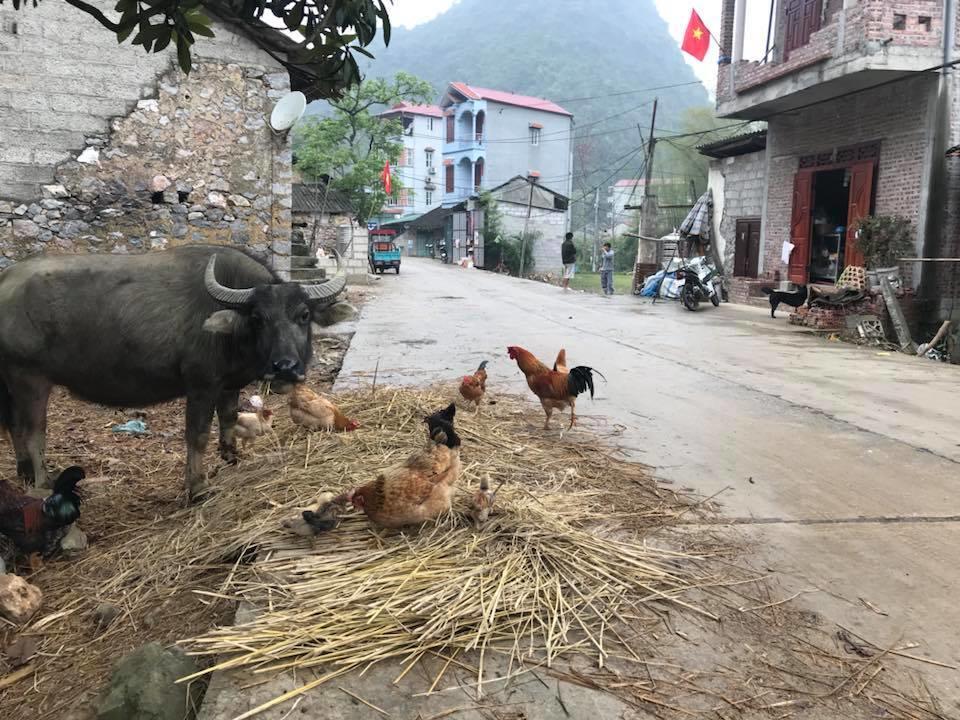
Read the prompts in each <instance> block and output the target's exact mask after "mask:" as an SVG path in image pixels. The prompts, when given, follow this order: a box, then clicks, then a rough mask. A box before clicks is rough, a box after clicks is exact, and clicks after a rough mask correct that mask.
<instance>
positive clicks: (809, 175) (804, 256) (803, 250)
mask: <svg viewBox="0 0 960 720" xmlns="http://www.w3.org/2000/svg"><path fill="white" fill-rule="evenodd" d="M812 200H813V171H812V170H799V171H797V175H796V177H795V178H794V180H793V213H792V216H791V219H790V242H791V243H793V252H792V253H790V263H789V266H788V268H787V277H789V279H790V280H791V281H792V282H795V283H798V284H800V285H805V284H806V283H807V266H808V265H810V231H811V229H812V228H811V220H812V207H811V202H812Z"/></svg>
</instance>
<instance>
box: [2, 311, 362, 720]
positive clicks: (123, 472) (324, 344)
mask: <svg viewBox="0 0 960 720" xmlns="http://www.w3.org/2000/svg"><path fill="white" fill-rule="evenodd" d="M351 300H352V301H353V302H354V304H358V303H359V302H362V300H363V297H362V296H359V295H355V296H354V297H353V298H351ZM348 346H349V336H322V335H321V336H319V337H315V339H314V364H313V367H312V368H311V370H310V372H309V375H308V383H309V384H310V385H311V386H312V387H315V388H318V389H320V390H329V389H330V388H331V386H332V384H333V381H334V380H335V379H336V376H337V373H338V371H339V369H340V365H341V363H342V361H343V356H344V354H345V353H346V350H347V347H348ZM256 390H257V389H256V388H255V387H250V388H247V392H245V393H244V396H246V397H248V396H249V395H251V394H253V393H254V392H256ZM267 404H268V406H279V405H282V404H283V401H282V399H280V398H278V397H273V398H268V401H267ZM135 416H136V417H143V419H144V421H145V422H146V424H147V426H148V428H149V435H148V436H145V437H132V436H129V435H122V434H117V433H114V432H112V430H111V428H112V427H113V426H114V425H116V424H119V423H123V422H126V421H127V420H129V419H132V418H133V417H135ZM48 425H49V427H48V431H47V448H48V449H47V462H48V465H49V467H50V468H51V469H60V468H64V467H67V466H69V465H80V466H82V467H84V468H85V470H86V472H87V479H86V480H85V481H84V483H83V484H82V487H83V488H84V490H85V492H86V502H85V504H84V506H83V508H82V515H81V519H80V521H79V523H78V525H79V526H80V527H81V528H82V529H83V531H84V532H85V533H86V535H87V539H88V542H89V548H88V549H87V550H86V551H84V552H82V553H81V554H80V555H79V556H78V557H75V558H71V557H65V556H63V555H59V556H57V557H55V558H53V559H51V560H50V561H48V562H47V563H46V565H45V566H44V567H43V568H42V569H41V570H40V571H39V572H37V573H36V574H35V575H33V576H29V577H28V579H29V581H30V582H31V583H33V584H35V585H37V586H38V587H39V588H40V589H41V590H42V591H43V592H44V604H43V607H42V609H41V610H40V613H39V615H38V617H36V618H34V620H33V621H32V622H31V623H30V624H28V625H27V626H26V629H25V632H23V633H21V634H22V635H24V636H26V637H28V638H31V639H32V640H33V641H35V642H36V644H37V653H36V656H35V657H34V658H33V659H32V660H30V661H29V667H30V668H32V669H33V670H35V671H36V672H35V673H33V672H31V673H28V674H26V679H24V680H23V681H21V682H18V683H14V684H11V685H10V686H8V687H5V686H3V685H2V681H3V678H5V677H8V676H10V675H11V674H12V673H14V672H16V671H18V670H23V669H24V666H21V665H20V662H21V660H19V659H18V658H16V657H11V654H10V653H8V652H6V651H5V649H6V648H9V646H10V645H11V644H12V643H13V642H14V640H15V639H16V638H17V637H18V635H17V628H15V627H13V626H12V625H11V624H10V623H6V622H3V623H2V624H0V717H3V718H4V719H5V720H21V719H23V720H27V719H30V720H33V719H36V718H51V719H53V718H56V719H57V720H63V719H64V718H70V720H86V718H89V717H93V716H94V714H95V713H94V708H95V702H96V698H97V695H98V693H99V691H100V689H101V688H102V687H103V685H104V683H105V681H106V679H107V677H108V676H109V673H110V670H111V667H112V665H113V664H114V662H116V660H117V659H119V658H120V657H121V656H122V655H123V654H125V653H127V652H129V651H131V650H133V649H135V648H137V647H139V646H141V645H143V644H144V643H146V642H150V641H158V642H160V643H162V644H170V643H173V642H175V641H176V640H178V639H180V638H182V637H184V636H186V635H190V634H195V633H199V632H203V631H205V630H207V629H209V628H211V627H213V626H214V625H217V624H220V623H224V622H229V621H230V620H231V619H232V617H233V613H234V611H235V606H234V603H232V602H225V601H220V600H217V599H216V598H210V597H209V596H204V595H201V594H198V591H200V592H215V591H216V590H217V588H218V586H219V584H220V583H221V582H222V578H223V572H222V570H219V569H218V570H216V571H214V570H211V572H210V574H209V578H208V582H200V583H198V584H197V585H195V586H188V587H181V588H178V589H177V591H175V592H172V593H170V594H168V595H167V596H166V597H164V598H162V599H161V601H160V602H157V603H155V604H151V605H149V606H146V607H145V606H143V605H142V604H139V603H133V602H128V598H127V589H129V590H132V589H133V588H134V587H136V586H138V585H139V584H141V583H142V581H143V578H134V577H129V578H118V577H117V576H116V574H115V573H114V570H115V568H113V567H111V566H110V564H109V563H98V558H99V557H101V556H104V557H105V556H107V555H108V554H109V553H110V552H111V550H113V549H115V548H116V547H117V546H118V545H120V544H121V543H124V542H127V541H129V540H130V538H131V536H135V535H137V534H141V533H143V534H147V533H151V532H163V531H164V530H169V529H170V528H171V527H173V526H175V525H176V524H177V523H182V522H184V520H183V518H182V517H181V516H179V515H178V513H181V512H182V511H183V509H184V504H185V492H184V485H183V472H184V458H185V449H184V443H183V427H184V402H183V401H177V402H172V403H167V404H164V405H158V406H155V407H150V408H146V409H143V410H133V409H131V410H116V409H111V408H104V407H100V406H95V405H91V404H88V403H84V402H81V401H79V400H76V399H74V398H72V397H70V395H69V394H68V393H67V392H66V391H64V390H63V389H61V388H58V389H57V390H56V391H55V392H54V394H53V396H52V397H51V402H50V411H49V415H48ZM215 428H216V421H214V432H213V437H212V439H211V442H210V445H209V448H208V452H207V457H206V468H207V471H208V472H210V473H213V474H215V473H216V472H217V471H218V470H219V469H220V468H222V467H223V462H222V461H221V460H220V458H219V457H218V456H217V453H216V447H217V445H216V430H215ZM252 452H253V453H254V454H256V453H257V452H258V449H257V448H256V447H255V448H254V449H253V450H252ZM0 477H2V478H4V479H7V480H10V481H13V482H17V481H16V480H15V478H16V465H15V462H14V458H13V449H12V447H10V445H9V441H8V439H7V438H3V439H2V440H0ZM212 484H213V485H214V486H215V485H216V478H215V477H214V479H213V480H212ZM9 569H10V568H8V570H9ZM18 572H19V573H21V574H27V573H28V572H29V569H28V568H23V567H20V568H18ZM101 604H107V605H110V606H113V607H115V608H117V609H119V611H120V614H119V616H118V617H117V618H116V619H115V620H113V621H112V622H111V623H110V624H109V625H108V626H107V627H100V626H99V625H98V622H97V619H96V618H97V616H96V611H97V608H98V606H100V605H101ZM0 622H2V621H0ZM58 676H60V678H63V679H64V680H63V681H62V682H61V681H60V680H58ZM65 690H67V691H66V692H65ZM68 711H69V713H68Z"/></svg>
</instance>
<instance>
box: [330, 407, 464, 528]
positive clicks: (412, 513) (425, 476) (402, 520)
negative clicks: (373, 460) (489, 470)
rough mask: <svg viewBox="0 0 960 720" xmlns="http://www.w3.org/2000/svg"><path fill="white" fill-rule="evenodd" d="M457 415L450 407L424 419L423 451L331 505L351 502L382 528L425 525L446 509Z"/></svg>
mask: <svg viewBox="0 0 960 720" xmlns="http://www.w3.org/2000/svg"><path fill="white" fill-rule="evenodd" d="M456 412H457V408H456V405H454V404H453V403H451V404H450V405H449V406H448V407H447V408H446V409H444V410H440V411H438V412H435V413H434V414H433V415H430V416H429V417H427V418H425V419H424V422H425V423H426V424H427V427H428V428H429V433H430V440H429V442H428V443H427V447H426V448H425V449H423V450H418V451H417V452H415V453H413V454H412V455H411V456H410V457H408V458H407V459H406V461H405V462H404V463H403V464H402V465H397V466H395V467H393V468H391V469H389V470H386V471H384V472H383V473H381V474H380V475H378V476H377V479H376V480H374V481H373V482H369V483H367V484H366V485H361V486H360V487H358V488H354V489H353V490H350V491H348V492H346V493H344V494H343V495H340V496H339V497H338V498H336V499H335V500H334V502H335V503H338V504H346V503H353V506H354V507H355V508H357V509H358V510H362V511H363V512H364V513H366V515H367V518H369V519H370V521H371V522H373V523H375V524H377V525H380V526H381V527H385V528H399V527H403V526H404V525H416V524H420V523H424V522H426V521H428V520H433V519H434V518H436V517H439V516H440V515H442V514H443V513H445V512H447V511H448V510H450V498H451V495H452V494H453V486H454V484H455V483H456V482H457V479H458V478H459V476H460V437H459V436H458V435H457V433H456V431H455V430H454V427H453V418H454V415H455V414H456Z"/></svg>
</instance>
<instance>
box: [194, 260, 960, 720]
mask: <svg viewBox="0 0 960 720" xmlns="http://www.w3.org/2000/svg"><path fill="white" fill-rule="evenodd" d="M513 344H516V345H522V346H524V347H526V348H528V349H529V350H531V351H533V352H534V353H536V354H537V355H539V356H540V357H541V358H543V359H545V360H551V361H552V358H553V357H554V356H555V354H556V352H557V350H558V349H559V348H560V347H561V346H562V347H565V348H566V349H567V353H568V359H569V361H570V363H571V364H587V365H591V366H594V367H597V368H599V369H600V370H601V371H602V372H603V373H604V374H605V375H606V377H607V378H608V380H609V382H608V383H607V384H605V385H604V384H602V383H601V385H600V388H599V394H598V397H597V399H596V401H595V402H594V403H593V404H591V403H590V402H589V400H583V401H582V402H581V403H580V413H579V415H580V417H581V419H582V421H583V423H584V425H592V426H594V427H595V428H597V429H599V430H600V431H601V432H603V431H604V428H608V429H610V428H616V429H617V430H619V431H621V432H622V434H621V435H620V436H619V437H618V438H617V442H619V443H622V444H624V445H625V446H626V447H628V448H629V449H630V451H631V452H632V453H633V454H634V455H635V456H636V458H637V459H639V460H642V461H644V462H646V463H648V464H650V465H652V466H654V467H655V468H656V470H657V474H658V476H659V477H660V478H662V479H664V480H666V481H670V482H673V483H675V484H676V485H677V486H679V487H690V488H693V489H695V490H696V491H698V492H700V493H702V494H704V495H713V494H715V493H719V495H718V497H719V499H720V500H721V501H722V502H723V504H724V510H725V512H726V514H727V515H728V516H729V517H731V518H737V519H739V520H741V521H742V523H743V524H742V525H741V526H740V528H741V529H742V531H743V532H745V533H746V534H747V535H748V536H749V539H751V540H755V541H756V542H755V543H753V547H755V548H757V549H756V551H755V555H754V556H753V557H752V558H751V562H753V563H754V564H755V565H756V566H757V567H761V568H763V567H766V568H770V569H772V570H775V571H777V572H778V573H779V574H780V581H781V584H782V588H781V590H782V592H783V596H784V597H787V596H788V595H790V594H792V593H793V592H795V591H801V590H803V591H809V590H815V592H809V593H806V594H803V595H802V596H801V597H800V599H799V600H797V602H798V603H802V605H803V606H806V607H808V608H809V609H812V610H816V611H818V612H819V613H821V614H822V615H823V616H824V617H825V618H827V619H828V620H829V621H830V622H840V623H842V624H843V625H845V626H846V627H849V628H851V629H853V630H854V631H856V632H857V633H859V634H861V635H863V636H865V637H867V638H869V639H871V640H873V641H874V642H876V643H878V644H880V645H882V646H885V647H886V646H892V645H894V644H896V643H902V644H906V643H909V642H916V643H919V644H920V646H919V647H918V648H916V649H914V650H912V651H911V652H913V653H916V654H918V655H925V656H928V657H930V658H935V659H936V660H937V661H940V662H945V663H950V664H955V665H960V641H958V635H960V631H958V628H960V603H958V602H956V597H955V596H956V594H957V592H958V590H960V570H958V566H957V563H956V556H957V548H958V546H960V493H958V491H957V478H958V470H960V466H958V462H960V445H958V438H957V437H956V428H957V427H960V422H958V421H960V404H958V402H957V390H958V384H957V378H958V377H960V376H958V374H957V373H958V370H957V368H954V367H950V366H943V365H940V364H936V363H933V362H930V361H926V360H920V359H913V358H907V357H903V356H899V355H893V354H889V353H878V352H877V351H875V350H869V349H865V348H857V347H853V346H850V345H845V344H841V343H831V342H827V341H825V340H823V339H820V338H817V337H814V336H812V335H811V334H809V333H804V332H800V331H797V330H796V329H792V328H790V327H789V326H788V325H787V322H786V318H785V317H783V318H781V319H778V320H771V319H770V317H769V314H768V313H766V312H764V311H762V310H758V309H754V308H746V307H741V306H735V305H724V306H722V307H721V308H719V309H714V308H712V307H705V308H703V309H702V310H701V311H700V312H698V313H689V312H686V311H685V310H683V309H681V308H680V307H678V306H677V305H676V304H675V303H665V304H659V303H658V304H657V305H655V306H654V305H651V304H650V303H649V302H647V301H640V300H638V299H636V298H632V297H615V298H612V299H607V298H603V297H601V296H591V295H583V294H579V293H569V294H564V293H563V292H562V291H560V290H559V289H557V288H553V287H549V286H546V285H542V284H539V283H532V282H525V281H519V280H514V279H511V278H506V277H501V276H496V275H492V274H489V273H484V272H481V271H477V270H462V269H459V268H451V267H445V266H441V265H439V264H436V263H434V262H431V261H426V260H416V259H405V260H404V265H403V270H402V273H401V275H399V276H393V275H389V276H386V277H384V278H382V279H381V280H380V281H379V282H378V289H377V292H376V297H375V299H374V300H372V301H371V302H370V303H369V304H368V305H367V306H366V307H365V308H364V310H363V316H362V319H361V321H360V322H359V323H358V324H357V332H356V335H355V336H354V339H353V342H352V344H351V347H350V351H349V352H348V354H347V356H346V359H345V364H344V366H343V370H342V371H341V374H340V378H339V380H338V385H339V386H341V387H342V386H349V385H351V384H356V383H369V382H370V373H372V371H373V369H374V367H375V366H376V365H377V364H378V362H379V381H378V382H380V383H388V384H422V383H429V382H432V381H434V380H439V379H447V380H454V379H456V378H458V377H459V376H461V375H463V374H464V373H465V372H466V371H469V370H471V369H473V368H474V367H475V366H476V365H477V363H478V362H479V361H480V360H481V359H485V358H486V359H489V360H490V361H491V362H490V366H489V368H488V371H489V373H490V378H491V379H490V386H491V388H492V389H494V390H499V389H501V388H502V389H504V390H506V391H510V392H513V391H516V392H523V393H526V392H528V391H527V388H526V384H525V382H524V378H523V375H522V374H521V373H520V371H519V370H518V369H517V368H516V365H515V364H514V363H513V362H512V361H510V360H509V359H508V358H507V357H506V346H507V345H513ZM540 412H541V411H540V409H539V406H538V405H534V404H533V403H532V402H531V408H530V415H531V420H532V421H534V422H540V421H541V417H542V415H541V414H540ZM860 598H863V600H865V601H866V602H869V603H871V604H872V605H873V606H874V607H876V608H878V609H880V610H882V611H883V612H885V613H887V614H886V615H880V614H878V613H876V612H874V611H872V610H870V609H868V607H867V606H866V605H865V604H864V603H863V602H862V601H861V600H860ZM915 666H916V669H917V671H918V672H922V673H923V674H924V678H925V680H926V681H927V683H928V685H929V686H930V687H931V689H932V690H933V691H934V692H935V693H936V694H937V695H938V696H939V697H940V699H941V700H942V701H943V706H944V709H945V712H946V713H947V714H948V715H950V716H958V717H960V673H958V672H957V671H953V670H948V669H944V668H937V667H934V666H930V665H926V664H920V663H915ZM397 674H398V671H397V669H396V668H391V667H381V666H378V667H376V668H374V669H372V670H371V671H369V672H368V673H367V674H366V675H365V676H363V677H355V678H354V677H352V678H346V679H344V685H345V686H346V687H347V688H348V689H349V688H353V690H354V691H355V692H356V693H358V694H360V695H362V696H364V697H365V698H367V699H368V700H371V701H373V702H375V703H376V704H379V705H380V706H381V707H387V708H390V709H391V711H393V713H394V714H393V716H394V717H399V718H407V717H409V718H414V717H418V716H420V717H432V716H434V715H438V716H442V715H443V714H444V712H445V711H446V710H447V709H448V708H449V707H450V706H451V703H452V704H454V705H456V704H457V702H460V701H462V700H466V698H465V697H463V698H460V699H459V700H455V699H454V696H451V695H449V694H441V695H434V696H431V697H430V698H416V697H415V696H413V693H415V692H416V691H417V690H416V687H417V685H416V683H417V682H420V683H421V684H422V683H423V682H424V681H423V680H422V679H421V680H419V681H411V683H408V686H405V685H403V684H401V685H399V686H395V685H394V684H393V680H394V678H395V677H396V675H397ZM408 679H409V678H408ZM408 679H405V681H404V682H405V683H406V682H407V680H408ZM300 682H302V679H301V680H299V681H298V680H297V679H295V678H285V677H284V678H280V679H278V680H275V681H272V682H269V683H266V684H264V685H256V686H252V687H251V683H250V679H249V678H244V677H239V678H229V677H224V676H222V675H221V676H218V677H217V678H215V679H214V684H213V687H212V688H211V693H210V697H209V698H208V700H209V701H208V702H207V703H205V705H204V712H203V714H202V718H203V720H229V719H230V718H233V717H236V716H237V715H238V714H239V713H240V712H243V711H246V710H249V709H250V708H252V707H255V706H256V705H258V704H259V703H261V702H264V701H266V700H269V699H271V698H273V697H276V696H277V695H278V694H280V692H283V691H286V690H289V689H291V688H292V687H296V686H297V685H298V684H300ZM427 683H428V684H429V679H428V680H427ZM240 688H245V689H242V690H241V689H240ZM512 693H513V694H511V695H510V696H509V700H510V702H515V703H523V708H524V711H525V712H527V713H528V714H527V716H526V717H528V718H529V720H547V719H548V718H554V717H557V716H558V713H559V711H558V709H557V707H556V703H557V701H556V699H555V694H556V690H555V689H554V688H553V687H552V686H550V687H546V686H541V685H540V684H538V683H536V682H533V681H531V682H530V683H527V684H526V685H522V686H521V687H518V688H515V689H514V690H513V691H512ZM563 697H564V701H565V703H566V704H567V705H568V707H570V708H573V712H572V716H573V717H577V718H582V717H611V718H613V717H619V716H621V711H622V707H621V706H619V704H618V703H616V702H614V701H612V700H611V698H610V697H609V696H606V695H603V694H598V693H591V692H588V691H584V690H580V689H579V688H577V687H576V686H567V687H566V689H564V691H563ZM466 704H469V702H467V703H466ZM287 709H288V708H287V707H286V706H284V707H283V708H282V709H280V711H279V712H277V713H276V717H281V716H282V715H283V713H285V712H286V711H287ZM298 712H301V713H306V714H307V715H306V716H308V717H325V718H329V719H330V720H336V719H343V720H360V718H368V717H370V716H371V713H370V712H369V711H368V710H367V709H366V708H365V707H363V706H360V705H357V704H356V703H355V702H353V701H352V699H351V698H350V697H349V696H348V695H346V694H344V693H343V692H340V691H339V690H337V689H336V688H335V687H332V686H324V687H323V688H320V689H318V690H317V691H314V692H313V693H310V694H309V695H308V696H307V697H305V698H304V702H303V703H302V704H301V705H300V707H299V710H298ZM458 717H462V718H465V720H480V718H481V715H480V714H478V713H475V712H467V713H461V714H460V715H459V716H458Z"/></svg>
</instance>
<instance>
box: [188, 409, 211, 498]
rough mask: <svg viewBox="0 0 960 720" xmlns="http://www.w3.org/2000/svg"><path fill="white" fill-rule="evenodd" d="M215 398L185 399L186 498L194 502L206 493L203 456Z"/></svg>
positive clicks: (208, 438) (208, 436)
mask: <svg viewBox="0 0 960 720" xmlns="http://www.w3.org/2000/svg"><path fill="white" fill-rule="evenodd" d="M215 405H216V398H215V397H212V396H209V395H197V396H188V397H187V433H186V439H187V477H186V486H187V497H188V499H190V500H191V501H192V500H196V499H199V498H200V497H201V496H202V495H204V494H205V493H206V491H207V476H206V474H205V473H204V472H203V454H204V453H205V452H206V450H207V443H208V442H209V441H210V423H212V422H213V409H214V406H215Z"/></svg>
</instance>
